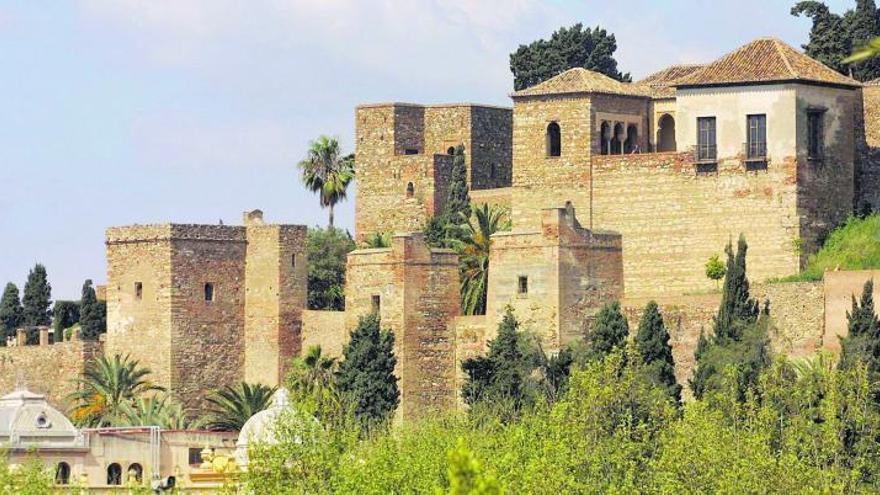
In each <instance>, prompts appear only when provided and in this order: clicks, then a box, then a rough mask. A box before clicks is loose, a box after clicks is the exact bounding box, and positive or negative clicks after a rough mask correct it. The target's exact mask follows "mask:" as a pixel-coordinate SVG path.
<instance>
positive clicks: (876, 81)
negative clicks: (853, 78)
mask: <svg viewBox="0 0 880 495" xmlns="http://www.w3.org/2000/svg"><path fill="white" fill-rule="evenodd" d="M864 85H865V86H880V77H878V78H877V79H873V80H871V81H868V82H866V83H864Z"/></svg>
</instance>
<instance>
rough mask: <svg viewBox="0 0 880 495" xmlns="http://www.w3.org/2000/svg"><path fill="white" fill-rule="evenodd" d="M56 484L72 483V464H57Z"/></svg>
mask: <svg viewBox="0 0 880 495" xmlns="http://www.w3.org/2000/svg"><path fill="white" fill-rule="evenodd" d="M55 484H58V485H69V484H70V464H68V463H66V462H59V463H58V465H57V466H55Z"/></svg>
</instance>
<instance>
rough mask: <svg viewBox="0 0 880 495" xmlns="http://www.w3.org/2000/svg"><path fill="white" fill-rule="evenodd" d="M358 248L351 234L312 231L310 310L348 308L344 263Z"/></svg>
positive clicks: (309, 269)
mask: <svg viewBox="0 0 880 495" xmlns="http://www.w3.org/2000/svg"><path fill="white" fill-rule="evenodd" d="M356 247H357V246H356V245H355V243H354V240H353V239H352V238H351V235H350V234H349V233H348V232H346V231H344V230H342V229H337V228H334V227H328V228H326V229H322V228H321V227H314V228H310V229H309V234H308V245H307V250H308V258H309V266H308V271H309V275H308V286H309V287H308V306H309V309H323V310H332V311H342V310H344V309H345V263H346V258H347V256H348V253H350V252H351V251H354V249H355V248H356Z"/></svg>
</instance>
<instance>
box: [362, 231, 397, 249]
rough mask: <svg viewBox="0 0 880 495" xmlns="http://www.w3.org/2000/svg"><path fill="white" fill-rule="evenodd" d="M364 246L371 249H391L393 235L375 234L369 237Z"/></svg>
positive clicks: (385, 233)
mask: <svg viewBox="0 0 880 495" xmlns="http://www.w3.org/2000/svg"><path fill="white" fill-rule="evenodd" d="M364 244H366V245H367V247H368V248H371V249H375V248H387V247H391V234H390V233H388V232H373V233H372V234H370V235H368V236H367V238H366V239H365V240H364Z"/></svg>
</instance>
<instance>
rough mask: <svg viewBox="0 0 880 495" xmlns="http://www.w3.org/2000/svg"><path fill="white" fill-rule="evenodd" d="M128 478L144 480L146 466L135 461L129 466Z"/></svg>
mask: <svg viewBox="0 0 880 495" xmlns="http://www.w3.org/2000/svg"><path fill="white" fill-rule="evenodd" d="M128 480H129V481H132V480H134V481H137V482H138V483H140V482H142V481H143V480H144V468H143V466H141V465H140V464H138V463H136V462H135V463H134V464H132V465H131V466H128Z"/></svg>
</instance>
